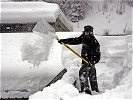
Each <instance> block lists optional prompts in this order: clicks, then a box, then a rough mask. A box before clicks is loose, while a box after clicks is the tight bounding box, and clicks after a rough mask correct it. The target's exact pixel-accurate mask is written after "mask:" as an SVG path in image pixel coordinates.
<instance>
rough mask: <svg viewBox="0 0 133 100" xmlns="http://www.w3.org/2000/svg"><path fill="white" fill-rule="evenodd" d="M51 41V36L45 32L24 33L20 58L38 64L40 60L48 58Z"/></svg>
mask: <svg viewBox="0 0 133 100" xmlns="http://www.w3.org/2000/svg"><path fill="white" fill-rule="evenodd" d="M52 43H53V37H51V35H50V34H47V32H46V33H45V34H42V33H39V32H34V33H28V34H26V35H25V38H24V39H23V42H22V46H21V56H22V60H23V61H28V62H29V63H31V64H33V65H34V66H39V65H40V64H41V62H42V61H47V60H48V56H49V51H50V48H51V45H52Z"/></svg>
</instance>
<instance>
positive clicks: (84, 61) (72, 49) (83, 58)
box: [57, 39, 92, 66]
mask: <svg viewBox="0 0 133 100" xmlns="http://www.w3.org/2000/svg"><path fill="white" fill-rule="evenodd" d="M57 40H58V41H59V39H57ZM61 44H62V45H64V46H65V47H66V48H67V49H69V50H70V51H72V52H73V53H74V54H75V55H76V56H78V57H79V58H81V59H82V60H83V61H84V62H86V63H87V64H90V65H91V66H92V64H91V63H90V62H88V61H87V60H86V59H84V58H83V57H82V56H80V55H79V54H78V53H77V52H76V51H74V50H73V49H72V48H70V47H69V46H68V45H66V44H65V43H63V42H61Z"/></svg>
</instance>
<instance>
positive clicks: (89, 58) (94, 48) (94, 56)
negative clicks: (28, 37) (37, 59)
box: [58, 25, 101, 95]
mask: <svg viewBox="0 0 133 100" xmlns="http://www.w3.org/2000/svg"><path fill="white" fill-rule="evenodd" d="M58 42H59V43H60V44H69V45H78V44H82V52H81V57H83V59H85V60H82V67H81V68H80V71H79V78H80V84H81V91H80V92H85V93H87V94H90V95H91V94H92V93H91V90H92V91H96V92H99V89H98V84H97V76H96V69H95V64H96V63H98V62H99V60H100V56H101V53H100V44H99V42H98V41H97V39H96V38H95V37H94V35H93V27H92V26H90V25H88V26H85V27H84V31H83V34H82V35H81V36H79V37H75V38H68V39H60V40H58ZM88 77H89V79H90V85H91V90H90V86H89V82H88Z"/></svg>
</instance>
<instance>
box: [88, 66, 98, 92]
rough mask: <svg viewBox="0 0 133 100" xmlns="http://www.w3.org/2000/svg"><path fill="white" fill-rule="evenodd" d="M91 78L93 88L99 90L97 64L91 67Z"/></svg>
mask: <svg viewBox="0 0 133 100" xmlns="http://www.w3.org/2000/svg"><path fill="white" fill-rule="evenodd" d="M89 79H90V85H91V90H92V91H96V92H99V89H98V84H97V76H96V68H95V65H94V66H93V67H91V68H90V70H89Z"/></svg>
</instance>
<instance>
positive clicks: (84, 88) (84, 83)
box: [79, 64, 91, 94]
mask: <svg viewBox="0 0 133 100" xmlns="http://www.w3.org/2000/svg"><path fill="white" fill-rule="evenodd" d="M88 72H89V69H88V66H86V65H85V64H83V66H82V67H81V69H80V71H79V79H80V84H81V92H86V93H88V94H91V91H90V86H89V83H88Z"/></svg>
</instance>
